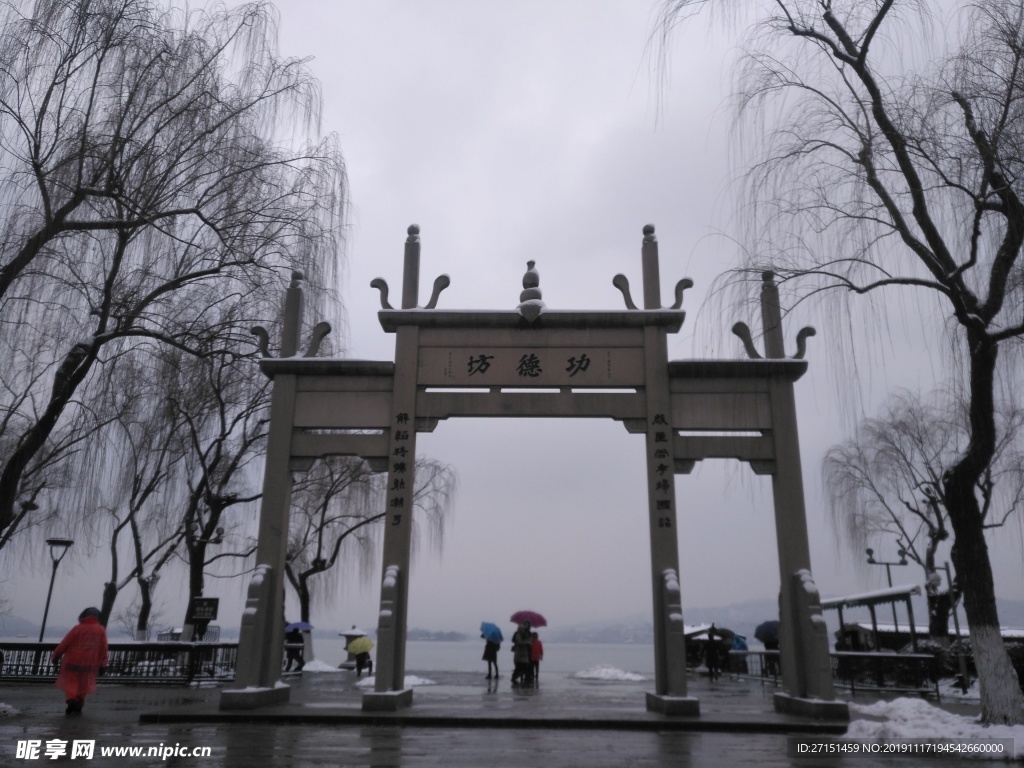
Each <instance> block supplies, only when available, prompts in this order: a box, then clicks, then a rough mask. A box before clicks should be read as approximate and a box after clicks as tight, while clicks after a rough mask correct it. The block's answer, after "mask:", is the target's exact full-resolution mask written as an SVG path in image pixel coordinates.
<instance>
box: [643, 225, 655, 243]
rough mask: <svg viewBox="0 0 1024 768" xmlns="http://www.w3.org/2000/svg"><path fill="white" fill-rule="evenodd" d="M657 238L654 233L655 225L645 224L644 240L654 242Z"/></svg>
mask: <svg viewBox="0 0 1024 768" xmlns="http://www.w3.org/2000/svg"><path fill="white" fill-rule="evenodd" d="M657 239H658V238H657V237H656V236H655V235H654V225H653V224H644V241H645V242H648V243H653V242H655V241H656V240H657Z"/></svg>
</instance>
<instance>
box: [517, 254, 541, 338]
mask: <svg viewBox="0 0 1024 768" xmlns="http://www.w3.org/2000/svg"><path fill="white" fill-rule="evenodd" d="M536 263H537V262H535V261H528V262H526V274H525V275H523V291H522V293H520V294H519V306H518V308H517V309H518V310H519V314H520V315H522V316H523V318H524V319H525V320H526V322H528V323H532V322H533V321H534V320H536V319H537V318H538V317H540V313H541V312H543V311H544V301H543V299H542V298H541V291H540V273H539V272H538V271H537V269H536V267H535V266H534V265H535V264H536Z"/></svg>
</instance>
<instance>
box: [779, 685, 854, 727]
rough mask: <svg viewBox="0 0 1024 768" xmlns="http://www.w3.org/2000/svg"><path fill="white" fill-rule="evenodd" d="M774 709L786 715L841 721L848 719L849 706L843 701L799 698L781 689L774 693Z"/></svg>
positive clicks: (847, 720)
mask: <svg viewBox="0 0 1024 768" xmlns="http://www.w3.org/2000/svg"><path fill="white" fill-rule="evenodd" d="M775 711H776V712H783V713H785V714H787V715H799V716H801V717H813V718H814V719H815V720H838V721H841V722H849V720H850V707H849V705H848V704H847V703H846V702H845V701H825V700H824V699H800V698H797V697H796V696H790V695H789V694H788V693H783V692H781V691H780V692H776V694H775Z"/></svg>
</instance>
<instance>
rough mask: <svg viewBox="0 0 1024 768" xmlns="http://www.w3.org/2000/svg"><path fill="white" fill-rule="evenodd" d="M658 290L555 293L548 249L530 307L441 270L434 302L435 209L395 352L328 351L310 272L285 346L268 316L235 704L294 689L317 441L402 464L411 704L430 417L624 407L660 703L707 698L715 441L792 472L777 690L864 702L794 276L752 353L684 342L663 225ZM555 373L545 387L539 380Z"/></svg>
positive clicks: (390, 311) (387, 313)
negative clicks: (695, 541)
mask: <svg viewBox="0 0 1024 768" xmlns="http://www.w3.org/2000/svg"><path fill="white" fill-rule="evenodd" d="M641 260H642V272H643V299H642V303H643V308H642V309H640V308H639V307H637V306H636V304H635V303H634V302H633V299H632V296H631V294H630V286H629V282H628V280H627V279H626V277H625V276H623V275H616V276H615V277H614V279H613V280H612V282H613V284H614V285H615V286H616V287H617V288H618V289H619V290H620V291H621V292H622V295H623V299H624V301H625V305H626V309H624V310H600V311H577V310H571V311H567V310H554V309H549V308H547V307H546V306H545V304H544V302H543V299H542V294H541V290H540V286H539V278H538V276H537V272H536V270H535V269H534V263H533V262H528V271H527V273H526V276H525V277H524V278H523V290H522V293H521V294H520V303H519V305H518V306H517V307H516V308H515V309H513V310H510V311H502V310H481V311H475V310H459V311H450V310H442V309H437V302H438V299H439V296H440V294H441V292H442V291H443V290H444V288H446V287H447V286H448V284H449V279H448V277H447V276H445V275H442V276H441V277H438V278H437V279H436V280H435V281H434V286H433V291H432V295H431V297H430V300H429V301H428V303H427V304H426V306H424V307H420V306H418V301H419V261H420V241H419V228H418V227H416V226H415V225H413V226H411V227H409V236H408V239H407V240H406V244H405V263H404V271H403V287H402V299H401V307H400V308H397V309H396V308H394V307H392V306H391V305H390V303H389V295H388V294H389V292H388V285H387V283H386V282H384V281H383V280H381V279H377V280H374V281H373V283H372V284H371V285H373V286H374V287H376V288H378V290H379V291H380V294H381V296H380V298H381V307H382V308H381V310H380V312H379V313H378V315H379V319H380V323H381V325H382V327H383V328H384V330H385V331H387V332H389V333H394V334H395V360H394V362H390V361H356V360H341V359H327V358H318V357H316V352H317V347H318V345H319V341H320V340H321V339H322V338H323V336H324V335H325V334H326V333H328V332H329V330H330V328H329V326H327V324H326V323H321V324H319V325H317V326H316V327H315V328H314V329H313V334H312V342H311V345H310V348H309V350H307V351H306V352H305V354H304V355H301V356H300V354H299V347H300V342H299V335H300V328H301V321H302V280H301V275H298V274H297V275H295V276H294V279H293V281H292V285H291V286H290V287H289V289H288V292H287V296H286V299H285V322H284V328H283V332H282V342H281V349H280V353H279V356H278V357H271V356H270V353H269V343H268V342H269V339H268V337H267V334H266V332H265V331H262V329H254V332H256V333H257V334H258V335H260V337H261V343H262V347H263V351H264V355H265V356H264V359H263V360H262V361H261V364H260V365H261V368H262V370H263V372H264V373H265V374H266V375H268V376H270V377H272V378H273V379H274V392H273V401H272V410H271V421H270V432H269V445H268V450H267V466H266V475H265V479H264V492H263V501H262V508H261V513H260V529H259V545H258V548H257V555H256V556H257V563H258V565H257V569H256V573H255V575H254V576H253V579H252V581H251V583H250V586H249V593H248V598H247V602H246V607H245V610H244V612H243V616H242V629H241V635H240V638H239V651H238V665H237V673H236V680H235V686H236V687H235V688H233V689H230V690H225V691H224V692H223V693H222V696H221V708H225V709H229V708H252V707H257V706H261V705H263V704H268V703H272V702H280V701H286V700H287V699H288V690H289V689H288V688H287V686H283V685H280V683H279V681H280V674H281V654H282V643H283V634H284V632H283V615H282V611H281V601H282V599H283V590H284V579H283V574H284V564H285V548H286V544H287V533H288V519H289V506H290V499H291V484H292V480H291V473H292V472H294V471H302V470H304V469H308V467H309V466H310V465H311V464H312V462H313V461H315V460H316V459H317V458H320V457H323V456H329V455H352V456H361V457H363V458H364V459H366V460H367V461H368V462H369V463H370V465H371V467H372V468H373V469H375V470H376V471H380V472H387V474H388V484H387V487H388V494H387V500H386V504H387V510H386V512H387V516H386V521H385V533H384V554H383V568H382V570H383V572H382V577H381V596H380V612H379V617H378V626H377V663H376V683H375V690H374V691H372V692H367V693H365V694H364V696H363V708H364V709H366V710H397V709H400V708H402V707H405V706H409V705H411V703H412V690H411V689H406V688H405V687H404V680H405V646H406V639H405V636H406V617H407V614H408V594H409V589H408V585H409V555H410V543H411V539H410V537H411V530H412V526H411V524H412V519H411V515H412V505H413V469H414V466H415V460H416V435H417V433H419V432H430V431H433V430H434V428H435V427H436V426H437V425H438V423H439V422H440V421H443V420H445V419H449V418H457V417H516V416H520V417H580V418H611V419H615V420H617V421H621V422H622V423H623V424H624V425H625V427H626V429H627V430H628V431H629V432H630V433H633V434H640V435H643V436H644V445H645V453H646V457H647V485H648V510H647V512H648V524H649V528H650V546H651V572H650V575H651V590H652V595H653V617H654V654H655V685H654V688H655V690H654V691H653V692H649V693H648V694H647V702H646V704H647V708H648V709H650V710H652V711H657V712H662V713H665V714H669V715H690V716H696V715H699V711H700V707H699V702H698V701H697V699H696V698H694V697H691V696H688V695H687V687H686V669H685V660H686V654H685V648H684V639H683V610H682V604H681V599H680V588H679V555H678V533H677V531H678V526H677V520H678V515H679V514H680V512H681V511H680V510H679V509H678V507H677V501H676V494H675V481H674V476H675V475H676V474H686V473H688V472H689V471H690V470H691V469H692V468H693V466H694V464H695V462H697V461H701V460H703V459H706V458H734V459H739V460H741V461H746V462H748V463H749V464H750V465H751V467H752V468H753V469H754V471H755V472H757V473H759V474H767V475H771V477H772V488H773V497H774V503H775V523H776V535H777V540H778V556H779V573H780V590H779V592H780V617H781V622H782V633H781V647H780V651H781V666H782V678H783V686H784V689H785V690H784V692H782V693H778V694H776V697H775V705H776V708H777V709H780V710H783V711H791V712H797V713H802V714H809V715H812V716H818V717H836V718H845V717H847V716H848V713H847V707H846V705H845V704H844V703H840V702H836V701H835V694H834V691H833V687H832V677H831V671H830V668H829V655H828V638H827V635H826V630H825V624H824V622H823V621H822V619H821V615H820V614H821V608H820V605H819V603H820V601H819V598H818V594H817V590H816V588H815V586H814V582H813V580H812V578H811V571H810V551H809V546H808V539H807V525H806V517H805V511H804V498H803V479H802V475H801V468H800V454H799V444H798V440H797V427H796V407H795V403H794V395H793V382H794V381H796V380H797V379H798V378H800V376H802V375H803V373H804V372H805V371H806V369H807V363H806V362H805V361H804V360H803V359H802V357H803V351H804V341H805V339H806V336H807V335H810V334H813V332H814V331H813V330H812V329H809V328H807V329H804V330H802V331H801V332H800V333H799V334H798V336H797V354H796V356H795V358H793V359H787V358H786V357H785V353H784V349H783V335H782V327H781V312H780V309H779V299H778V290H777V288H776V286H775V284H774V280H773V276H772V275H771V274H770V273H765V275H764V283H763V287H762V297H761V314H762V324H763V326H764V339H765V354H764V356H763V357H762V356H761V354H760V353H759V352H758V351H757V349H756V348H755V346H754V343H753V340H752V338H751V334H750V332H749V330H748V328H747V326H746V325H744V324H743V323H737V324H736V325H735V326H734V327H733V331H734V332H735V333H736V334H737V335H738V336H740V338H741V339H743V342H744V347H745V349H746V350H747V354H748V357H749V358H750V359H747V360H681V361H669V359H668V343H667V338H668V334H669V333H677V332H678V331H679V329H680V328H681V327H682V324H683V320H684V318H685V313H684V312H683V310H682V302H683V293H684V291H685V289H686V288H688V287H690V285H692V283H691V282H690V281H689V280H681V281H679V283H677V285H676V287H675V303H674V304H673V305H672V306H671V307H669V308H664V307H662V305H661V287H660V277H659V265H658V244H657V240H656V238H655V236H654V227H652V226H647V227H644V237H643V244H642V249H641ZM531 390H541V391H531Z"/></svg>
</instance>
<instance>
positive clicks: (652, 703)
mask: <svg viewBox="0 0 1024 768" xmlns="http://www.w3.org/2000/svg"><path fill="white" fill-rule="evenodd" d="M647 711H648V712H659V713H660V714H662V715H672V716H680V715H681V716H684V717H700V701H699V700H698V699H697V698H695V697H693V696H662V695H661V694H658V693H648V694H647Z"/></svg>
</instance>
